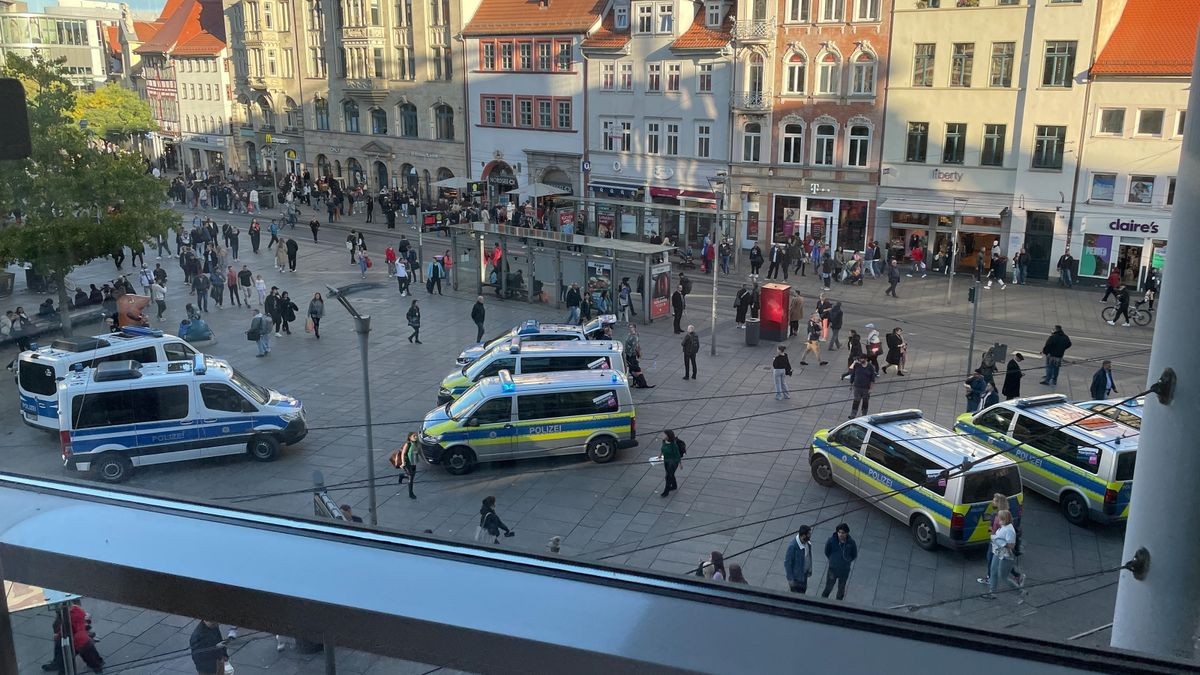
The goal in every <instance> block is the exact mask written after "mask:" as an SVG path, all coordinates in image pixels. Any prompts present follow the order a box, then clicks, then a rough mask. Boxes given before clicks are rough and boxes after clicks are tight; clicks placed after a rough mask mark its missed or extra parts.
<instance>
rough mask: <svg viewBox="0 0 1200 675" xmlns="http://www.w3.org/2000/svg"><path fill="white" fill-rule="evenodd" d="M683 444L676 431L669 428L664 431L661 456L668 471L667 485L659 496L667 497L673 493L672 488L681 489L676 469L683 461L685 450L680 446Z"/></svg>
mask: <svg viewBox="0 0 1200 675" xmlns="http://www.w3.org/2000/svg"><path fill="white" fill-rule="evenodd" d="M681 445H682V441H680V440H679V439H678V438H677V437H676V436H675V432H674V431H672V430H671V429H667V430H666V431H664V432H663V435H662V445H661V446H660V447H659V457H661V458H662V463H663V470H664V471H666V485H665V486H664V487H663V491H662V494H660V495H659V497H666V496H667V495H669V494H671V490H678V489H679V484H678V483H677V482H675V471H676V470H677V469H679V463H680V462H681V461H683V453H684V450H683V449H682V448H681V447H680V446H681Z"/></svg>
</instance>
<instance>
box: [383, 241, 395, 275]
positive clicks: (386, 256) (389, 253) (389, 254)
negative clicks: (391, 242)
mask: <svg viewBox="0 0 1200 675" xmlns="http://www.w3.org/2000/svg"><path fill="white" fill-rule="evenodd" d="M383 262H385V263H386V264H387V271H388V276H389V277H394V276H396V249H394V248H392V247H391V246H388V247H387V248H385V249H384V250H383Z"/></svg>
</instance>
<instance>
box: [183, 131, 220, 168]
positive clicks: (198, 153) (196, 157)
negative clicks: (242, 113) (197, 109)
mask: <svg viewBox="0 0 1200 675" xmlns="http://www.w3.org/2000/svg"><path fill="white" fill-rule="evenodd" d="M228 148H229V141H228V139H227V138H226V137H224V136H216V135H212V134H185V135H184V137H183V151H184V157H185V158H186V160H185V164H186V166H187V168H189V169H192V170H194V171H196V172H197V173H198V174H199V175H200V176H201V177H208V176H210V175H220V174H222V173H224V171H225V168H226V167H225V157H226V153H228V151H229V150H228Z"/></svg>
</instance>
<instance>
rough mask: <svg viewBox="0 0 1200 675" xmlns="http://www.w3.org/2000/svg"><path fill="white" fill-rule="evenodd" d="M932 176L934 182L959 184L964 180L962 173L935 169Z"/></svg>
mask: <svg viewBox="0 0 1200 675" xmlns="http://www.w3.org/2000/svg"><path fill="white" fill-rule="evenodd" d="M930 175H931V176H932V177H933V179H934V180H938V181H941V182H943V183H957V182H959V181H961V180H962V179H963V175H962V172H961V171H942V170H941V169H934V170H933V171H932V172H931V173H930Z"/></svg>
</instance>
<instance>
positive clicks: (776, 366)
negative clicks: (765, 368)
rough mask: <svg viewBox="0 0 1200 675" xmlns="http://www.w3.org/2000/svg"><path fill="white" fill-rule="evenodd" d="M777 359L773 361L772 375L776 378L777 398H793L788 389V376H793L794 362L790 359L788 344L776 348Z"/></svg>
mask: <svg viewBox="0 0 1200 675" xmlns="http://www.w3.org/2000/svg"><path fill="white" fill-rule="evenodd" d="M775 350H776V352H777V353H776V354H775V360H773V361H771V375H772V376H773V377H774V378H775V400H776V401H782V400H783V399H785V398H791V397H792V396H791V393H790V392H789V391H788V386H787V379H786V378H787V377H791V376H792V362H791V361H789V360H788V356H787V345H779V346H778V347H776V348H775Z"/></svg>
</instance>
